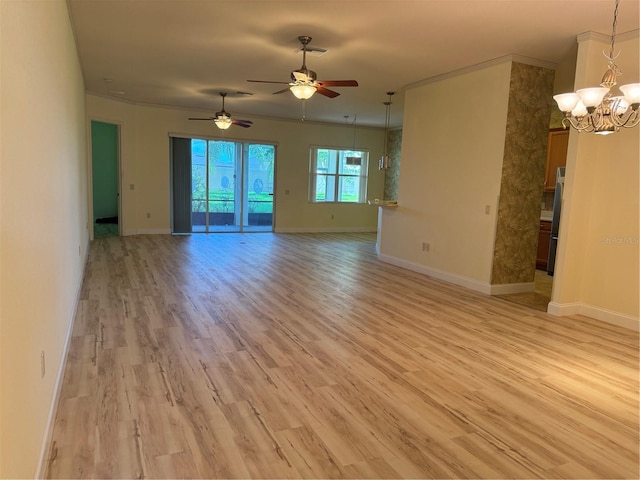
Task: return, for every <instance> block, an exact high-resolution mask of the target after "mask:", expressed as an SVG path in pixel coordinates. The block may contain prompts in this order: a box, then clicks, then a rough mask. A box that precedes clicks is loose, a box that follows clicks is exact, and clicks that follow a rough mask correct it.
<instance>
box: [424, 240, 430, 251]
mask: <svg viewBox="0 0 640 480" xmlns="http://www.w3.org/2000/svg"><path fill="white" fill-rule="evenodd" d="M429 250H431V244H430V243H427V242H422V251H423V252H428V251H429Z"/></svg>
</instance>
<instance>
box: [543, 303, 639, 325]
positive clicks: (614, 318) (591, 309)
mask: <svg viewBox="0 0 640 480" xmlns="http://www.w3.org/2000/svg"><path fill="white" fill-rule="evenodd" d="M547 313H549V314H550V315H554V316H556V317H564V316H567V315H584V316H585V317H589V318H593V319H595V320H600V321H601V322H606V323H610V324H612V325H617V326H619V327H623V328H628V329H629V330H635V331H640V318H638V317H632V316H631V315H627V314H625V313H619V312H614V311H612V310H607V309H605V308H600V307H595V306H593V305H587V304H584V303H579V302H573V303H557V302H549V306H548V307H547Z"/></svg>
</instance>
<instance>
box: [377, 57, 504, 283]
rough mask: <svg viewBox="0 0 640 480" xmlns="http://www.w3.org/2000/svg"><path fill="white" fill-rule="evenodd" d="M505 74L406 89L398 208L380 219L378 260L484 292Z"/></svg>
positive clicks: (494, 67)
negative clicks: (426, 249) (426, 246)
mask: <svg viewBox="0 0 640 480" xmlns="http://www.w3.org/2000/svg"><path fill="white" fill-rule="evenodd" d="M510 76H511V62H510V61H504V62H498V63H496V64H490V65H488V66H485V67H484V68H479V69H476V70H471V71H468V72H465V73H461V74H459V75H453V76H450V77H445V78H442V79H439V80H436V81H433V82H430V83H427V84H425V85H418V86H416V87H414V88H411V89H408V90H407V91H406V93H405V108H404V121H403V125H404V129H403V136H402V168H401V171H400V182H399V190H398V207H397V208H395V209H384V211H383V214H382V228H381V239H380V258H381V259H382V260H385V261H389V262H391V263H395V264H398V265H402V266H405V267H407V268H411V269H413V270H417V271H422V272H424V273H427V274H429V275H433V276H436V277H438V278H443V279H446V280H449V281H454V282H455V283H458V284H461V285H466V286H469V287H471V288H475V289H478V290H481V291H488V290H489V288H490V280H491V266H492V260H493V246H494V239H495V223H496V208H497V201H498V195H499V194H500V182H501V174H502V160H503V153H504V142H505V127H506V119H507V106H508V99H509V83H510ZM488 107H490V108H488ZM487 205H488V206H489V214H486V213H485V207H486V206H487ZM423 242H427V243H429V244H430V250H429V251H428V252H425V251H423V250H422V243H423Z"/></svg>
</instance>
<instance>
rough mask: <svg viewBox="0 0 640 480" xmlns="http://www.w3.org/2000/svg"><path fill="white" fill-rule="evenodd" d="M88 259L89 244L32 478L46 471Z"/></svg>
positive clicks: (41, 476) (85, 250) (43, 474)
mask: <svg viewBox="0 0 640 480" xmlns="http://www.w3.org/2000/svg"><path fill="white" fill-rule="evenodd" d="M88 259H89V244H87V246H86V247H85V249H84V257H83V259H82V275H81V276H80V283H79V284H78V288H77V290H76V295H75V304H74V307H73V311H72V312H71V318H70V319H69V325H68V326H67V333H66V338H65V340H64V346H63V347H62V356H61V358H60V364H59V365H58V371H57V372H56V381H55V383H54V386H53V397H52V398H51V404H50V405H49V414H48V415H47V424H46V427H45V431H44V435H43V437H42V444H41V445H40V454H39V456H38V469H37V471H36V476H35V477H34V478H44V476H45V474H46V473H47V464H48V462H49V451H50V449H51V440H52V438H53V426H54V423H55V421H56V412H57V411H58V404H59V403H60V393H61V391H62V380H63V379H64V370H65V368H66V366H67V355H68V353H69V346H70V345H71V337H72V335H73V326H74V324H75V319H76V315H77V313H78V305H79V304H80V293H81V292H82V282H84V271H85V269H86V268H87V260H88Z"/></svg>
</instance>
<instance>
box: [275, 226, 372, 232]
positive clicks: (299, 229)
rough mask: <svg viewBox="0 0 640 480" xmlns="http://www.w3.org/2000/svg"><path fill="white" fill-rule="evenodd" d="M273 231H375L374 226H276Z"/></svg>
mask: <svg viewBox="0 0 640 480" xmlns="http://www.w3.org/2000/svg"><path fill="white" fill-rule="evenodd" d="M274 231H275V233H375V232H376V231H377V230H376V227H276V228H275V230H274Z"/></svg>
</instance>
